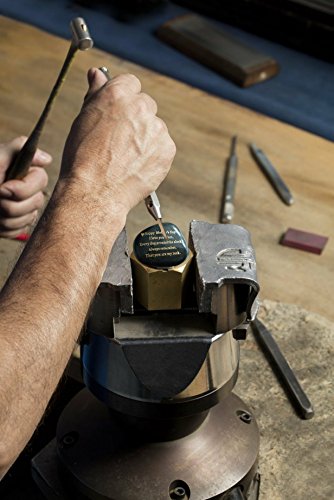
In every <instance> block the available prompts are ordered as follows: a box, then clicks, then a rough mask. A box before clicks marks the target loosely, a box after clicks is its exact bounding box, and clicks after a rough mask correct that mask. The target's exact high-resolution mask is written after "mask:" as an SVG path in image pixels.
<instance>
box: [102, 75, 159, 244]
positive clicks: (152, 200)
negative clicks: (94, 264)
mask: <svg viewBox="0 0 334 500" xmlns="http://www.w3.org/2000/svg"><path fill="white" fill-rule="evenodd" d="M99 70H100V71H102V73H103V74H104V75H105V76H106V77H107V78H108V80H111V75H110V73H109V70H108V68H106V67H105V66H101V67H100V68H99ZM145 205H146V208H147V210H148V211H149V213H150V214H151V215H152V217H153V218H154V220H155V221H156V222H157V223H158V225H159V228H160V231H161V233H162V234H163V236H164V238H165V239H166V240H167V239H168V237H167V234H166V231H165V229H164V226H163V224H162V214H161V209H160V202H159V198H158V196H157V194H156V192H155V191H153V192H152V193H150V194H149V196H147V197H146V198H145Z"/></svg>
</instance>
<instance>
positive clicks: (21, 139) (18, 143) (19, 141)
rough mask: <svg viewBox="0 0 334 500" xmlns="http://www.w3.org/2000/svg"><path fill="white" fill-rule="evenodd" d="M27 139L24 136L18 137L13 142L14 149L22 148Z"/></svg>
mask: <svg viewBox="0 0 334 500" xmlns="http://www.w3.org/2000/svg"><path fill="white" fill-rule="evenodd" d="M26 140H27V137H26V136H25V135H19V136H18V137H16V138H15V139H14V140H13V144H14V146H16V147H22V146H23V144H24V143H25V142H26Z"/></svg>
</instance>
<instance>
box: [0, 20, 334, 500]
mask: <svg viewBox="0 0 334 500" xmlns="http://www.w3.org/2000/svg"><path fill="white" fill-rule="evenodd" d="M92 35H93V34H92ZM0 36H1V40H2V43H1V45H0V56H1V67H2V78H1V80H0V103H1V113H2V119H1V122H0V137H1V138H2V140H7V139H11V138H12V137H14V136H16V135H18V134H29V133H30V131H31V129H32V127H33V125H34V124H35V121H36V119H37V117H38V116H39V113H40V111H41V109H42V107H43V105H44V103H45V101H46V98H47V96H48V95H49V92H50V89H51V87H52V86H53V84H54V81H55V79H56V76H57V74H58V71H59V68H60V66H61V64H62V62H63V60H64V57H65V54H66V52H67V50H68V46H69V43H68V42H66V41H65V40H61V39H59V38H57V37H54V36H51V35H49V34H46V33H44V32H42V31H40V30H37V29H35V28H33V27H31V26H27V25H24V24H21V23H18V22H15V21H13V20H9V19H6V18H0ZM111 36H112V35H111ZM101 65H106V66H108V67H109V69H110V71H111V73H112V74H118V73H120V72H128V71H130V72H133V73H135V74H136V75H138V76H139V77H140V79H141V80H142V84H143V89H144V90H145V92H147V93H149V94H151V95H152V96H153V97H154V98H155V99H156V100H157V102H158V104H159V115H160V116H161V117H162V118H163V119H164V120H165V121H166V122H167V124H168V126H169V129H170V133H171V135H172V136H173V138H174V139H175V142H176V144H177V155H176V158H175V162H174V166H173V168H172V170H171V172H170V174H169V176H168V178H167V179H166V181H165V182H164V183H163V185H162V186H161V188H160V189H159V197H160V201H161V202H162V208H163V212H164V218H165V220H166V221H168V220H170V221H173V222H175V223H176V224H178V225H179V226H180V228H181V229H182V230H183V231H184V232H187V228H188V224H189V222H190V220H192V219H200V220H206V221H210V222H217V220H218V213H219V208H220V199H221V187H222V179H223V172H224V161H225V158H226V156H227V154H228V151H229V146H230V139H231V137H232V136H233V135H235V134H237V135H238V137H239V142H238V156H239V172H238V182H237V192H236V215H235V223H237V224H241V225H243V226H245V227H246V228H247V229H248V230H249V231H250V232H251V234H252V238H253V243H254V246H255V249H256V253H257V262H258V272H259V281H260V284H261V288H262V292H261V293H262V298H263V299H271V300H272V301H277V302H268V301H267V302H266V303H265V305H264V307H263V309H262V312H260V316H261V314H262V315H263V317H264V319H265V320H266V323H267V324H268V325H270V326H271V327H273V328H275V329H276V330H277V332H278V334H279V335H278V340H279V341H280V342H281V343H282V345H283V348H285V352H287V351H288V350H289V349H290V352H289V356H288V357H289V360H290V362H292V366H293V367H294V368H295V369H296V371H297V374H298V376H299V377H300V378H301V380H302V382H303V384H304V387H305V388H306V390H307V391H308V395H309V396H310V398H311V400H312V401H313V402H314V404H315V410H316V416H315V417H314V419H312V420H311V421H307V422H305V421H304V422H302V421H300V420H299V419H298V417H297V416H296V415H295V413H294V412H293V410H292V408H291V405H290V404H289V403H288V401H287V399H286V397H285V395H284V392H283V391H282V389H281V388H280V387H279V385H278V384H277V381H276V380H275V378H274V377H273V375H272V373H271V370H270V368H269V366H268V364H267V363H266V361H265V360H264V358H263V355H262V354H261V352H260V351H259V350H258V348H257V346H256V344H255V342H254V339H253V338H252V337H251V338H250V339H249V340H248V341H247V342H246V343H245V345H244V348H243V353H242V357H241V370H240V378H239V381H238V385H237V391H238V393H239V395H240V396H242V397H243V398H244V399H245V401H248V402H249V403H250V404H251V407H252V408H253V410H254V411H255V414H256V415H257V419H258V422H259V425H260V429H261V449H260V469H261V471H262V474H263V488H262V494H263V496H262V498H264V499H269V498H270V499H274V500H275V499H277V500H286V498H293V499H300V500H301V499H302V498H330V495H331V492H332V491H333V488H334V484H332V485H331V484H330V481H329V476H330V473H331V465H330V464H331V456H332V454H333V452H334V451H333V443H334V436H333V431H332V430H331V429H333V428H334V426H333V424H334V421H333V416H332V403H331V400H330V398H329V395H330V392H329V388H328V384H329V382H330V380H332V377H333V368H332V362H331V360H332V356H333V355H334V353H333V340H334V329H333V327H332V326H331V324H330V322H329V321H328V322H326V320H322V319H317V318H316V317H315V319H314V317H313V316H311V317H309V316H308V312H307V311H313V312H316V313H320V314H321V315H323V316H327V318H329V319H330V320H333V319H334V308H333V306H332V295H333V292H334V242H333V227H334V174H333V169H334V164H333V162H334V144H333V143H331V142H329V141H326V140H324V139H322V138H319V137H316V136H313V135H311V134H309V133H306V132H303V131H302V130H299V129H296V128H294V127H292V126H289V125H286V124H283V123H280V122H278V121H276V120H273V119H271V118H268V117H265V116H262V115H260V114H257V113H254V112H252V111H250V110H248V109H245V108H242V107H241V106H237V105H235V104H232V103H230V102H227V101H224V100H222V99H218V98H215V97H212V96H210V95H208V94H206V93H204V92H202V91H199V90H196V89H194V88H191V87H189V86H187V85H184V84H182V83H179V82H176V81H174V80H172V79H170V78H166V77H164V76H162V75H158V74H156V73H154V72H152V71H149V70H147V69H144V68H141V67H139V66H136V65H134V64H131V63H129V62H125V61H122V60H120V59H118V58H116V57H113V56H111V55H109V54H106V53H103V52H101V51H99V50H97V49H94V50H92V51H90V52H87V53H79V54H78V55H77V57H76V60H75V61H74V64H73V67H72V69H71V72H70V74H69V76H68V78H67V80H66V82H65V84H64V87H63V90H62V91H61V94H60V96H59V98H58V100H57V102H56V104H55V106H54V109H53V111H52V115H51V117H50V119H49V121H48V124H47V126H46V128H45V131H44V134H43V137H42V140H41V147H43V148H44V149H46V150H47V151H49V152H50V153H51V154H52V155H53V157H54V162H53V165H52V166H51V167H50V168H49V172H50V179H51V187H52V185H53V184H54V182H55V180H56V178H57V174H58V171H59V165H60V161H61V154H62V149H63V145H64V141H65V138H66V136H67V133H68V131H69V127H70V124H71V122H72V121H73V118H74V117H75V115H76V114H77V112H78V111H79V109H80V105H81V102H82V98H83V96H84V94H85V92H86V77H85V74H86V71H87V69H88V68H89V67H90V66H101ZM320 91H321V90H320ZM245 92H247V91H246V90H245ZM333 127H334V123H333ZM251 141H253V142H255V143H257V145H258V146H260V147H262V148H263V150H264V151H265V152H266V153H267V154H268V156H269V157H270V158H271V160H272V161H273V163H274V164H275V165H276V166H277V168H278V169H279V171H280V172H281V173H282V175H283V177H284V178H285V179H286V181H287V183H288V185H289V186H290V188H291V190H292V192H293V194H294V196H295V200H296V202H295V205H294V206H292V207H287V206H285V205H284V204H283V203H282V202H281V201H280V200H279V199H278V197H277V196H276V194H275V193H274V192H273V190H272V188H271V187H270V185H269V184H268V182H267V181H266V180H265V178H264V177H263V175H262V173H261V172H260V171H259V169H258V167H257V166H256V165H255V163H254V161H253V160H252V158H251V156H250V154H249V152H248V147H247V145H248V143H249V142H251ZM96 168H98V165H97V166H96ZM151 223H152V220H151V218H150V217H149V215H148V214H147V212H146V209H145V208H144V204H141V205H140V206H139V207H137V208H136V209H135V210H133V211H132V213H131V214H130V215H129V218H128V233H129V236H130V240H131V239H132V238H133V236H134V235H135V234H136V233H137V232H138V231H139V230H140V229H142V228H143V226H147V225H149V224H151ZM288 227H295V228H299V229H303V230H307V231H311V232H316V233H318V234H322V235H326V236H329V237H330V240H329V242H328V244H327V246H326V248H325V250H324V252H323V255H321V256H318V255H313V254H310V253H306V252H302V251H298V250H294V249H290V248H286V247H282V246H280V245H279V244H278V240H279V238H280V236H281V234H282V233H283V232H284V231H285V230H286V229H287V228H288ZM20 248H21V244H20V243H18V242H15V241H7V240H1V241H0V254H1V265H0V280H1V281H2V282H3V281H4V280H5V278H6V276H7V274H8V272H9V270H10V267H11V265H12V264H13V263H14V261H15V259H16V257H17V255H18V253H19V249H20ZM282 303H291V304H295V305H293V306H285V305H284V304H282ZM302 308H304V309H302ZM306 310H307V311H306ZM297 320H298V321H297ZM303 328H304V330H303ZM304 331H305V333H304ZM318 335H319V336H318ZM332 400H333V398H332ZM296 466H297V468H298V470H296ZM332 482H333V481H332Z"/></svg>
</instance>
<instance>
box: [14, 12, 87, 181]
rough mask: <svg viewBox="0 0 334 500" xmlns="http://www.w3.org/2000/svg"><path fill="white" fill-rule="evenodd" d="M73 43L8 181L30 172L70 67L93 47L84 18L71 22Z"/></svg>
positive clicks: (15, 161) (17, 157)
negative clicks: (49, 116) (81, 53)
mask: <svg viewBox="0 0 334 500" xmlns="http://www.w3.org/2000/svg"><path fill="white" fill-rule="evenodd" d="M71 30H72V41H71V45H70V48H69V50H68V53H67V56H66V58H65V61H64V64H63V66H62V68H61V70H60V73H59V75H58V78H57V80H56V83H55V85H54V87H53V89H52V90H51V93H50V96H49V98H48V100H47V102H46V105H45V107H44V109H43V111H42V114H41V116H40V117H39V120H38V122H37V123H36V125H35V128H34V129H33V131H32V132H31V134H30V136H29V138H28V140H27V142H26V143H25V144H24V146H23V148H22V149H21V151H20V152H19V153H18V154H17V156H16V157H15V159H14V161H13V162H12V164H11V165H10V167H9V169H8V170H7V175H6V181H8V180H10V179H22V178H23V177H24V176H25V175H26V174H27V172H28V170H29V167H30V165H31V161H32V159H33V157H34V154H35V152H36V149H37V146H38V141H39V138H40V136H41V133H42V130H43V127H44V124H45V122H46V119H47V117H48V115H49V113H50V111H51V108H52V105H53V103H54V101H55V99H56V97H57V95H58V93H59V90H60V88H61V86H62V84H63V82H64V80H65V77H66V75H67V72H68V70H69V68H70V65H71V63H72V61H73V59H74V56H75V54H76V52H77V51H78V50H88V49H90V48H91V47H93V40H92V38H91V36H90V34H89V31H88V28H87V25H86V23H85V21H84V20H83V19H82V17H76V18H75V19H73V20H72V21H71Z"/></svg>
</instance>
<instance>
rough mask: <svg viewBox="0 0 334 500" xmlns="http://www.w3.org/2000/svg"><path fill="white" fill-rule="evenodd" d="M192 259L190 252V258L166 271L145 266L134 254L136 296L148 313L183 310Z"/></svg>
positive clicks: (132, 256) (133, 267)
mask: <svg viewBox="0 0 334 500" xmlns="http://www.w3.org/2000/svg"><path fill="white" fill-rule="evenodd" d="M192 258H193V254H192V252H191V251H190V250H189V254H188V257H187V258H186V259H185V260H184V261H183V262H182V263H181V264H179V265H178V266H174V267H171V268H169V269H168V270H164V269H154V268H153V267H148V266H145V265H144V264H142V263H141V262H139V260H138V259H137V257H136V256H135V255H134V253H132V254H131V264H132V274H133V278H134V296H135V298H136V299H137V301H138V302H139V303H140V304H141V305H142V306H144V307H145V308H146V309H147V310H148V311H159V310H169V309H181V307H182V298H183V294H184V291H185V289H186V282H187V276H188V274H189V269H190V264H191V261H192Z"/></svg>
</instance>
